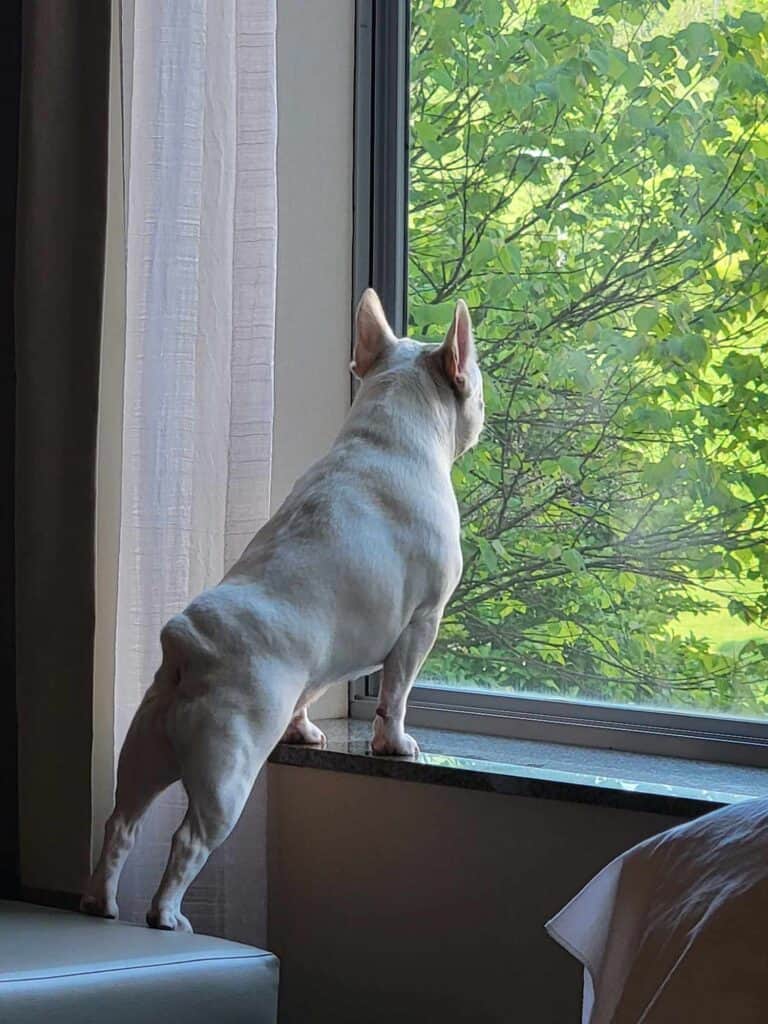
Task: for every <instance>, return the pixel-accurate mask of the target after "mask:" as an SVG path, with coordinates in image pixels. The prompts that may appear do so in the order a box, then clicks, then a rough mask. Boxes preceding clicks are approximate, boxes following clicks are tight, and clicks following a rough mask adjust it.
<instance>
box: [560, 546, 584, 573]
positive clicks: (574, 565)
mask: <svg viewBox="0 0 768 1024" xmlns="http://www.w3.org/2000/svg"><path fill="white" fill-rule="evenodd" d="M560 558H561V559H562V561H563V562H564V563H565V565H567V566H568V568H569V569H570V570H571V572H583V571H584V569H585V568H586V565H585V564H584V559H583V558H582V556H581V553H580V552H579V551H577V550H576V548H564V549H563V551H562V553H561V555H560Z"/></svg>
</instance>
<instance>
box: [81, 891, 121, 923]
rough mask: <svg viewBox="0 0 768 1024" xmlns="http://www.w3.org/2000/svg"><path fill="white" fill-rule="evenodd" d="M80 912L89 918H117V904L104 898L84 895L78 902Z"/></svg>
mask: <svg viewBox="0 0 768 1024" xmlns="http://www.w3.org/2000/svg"><path fill="white" fill-rule="evenodd" d="M80 912H81V913H83V914H90V915H91V917H108V918H115V917H117V903H116V902H115V901H114V900H108V899H106V897H104V896H89V895H85V896H83V898H82V899H81V900H80Z"/></svg>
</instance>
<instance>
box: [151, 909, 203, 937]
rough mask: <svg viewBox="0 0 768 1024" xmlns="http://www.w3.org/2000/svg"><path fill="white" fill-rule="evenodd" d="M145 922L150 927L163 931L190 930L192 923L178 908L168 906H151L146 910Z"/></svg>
mask: <svg viewBox="0 0 768 1024" xmlns="http://www.w3.org/2000/svg"><path fill="white" fill-rule="evenodd" d="M147 924H148V925H149V927H150V928H159V929H160V931H163V932H191V931H192V925H191V924H190V923H189V921H188V920H187V918H186V917H184V915H183V914H182V913H180V912H179V911H178V910H171V909H170V908H168V907H153V908H152V909H151V910H149V911H148V912H147Z"/></svg>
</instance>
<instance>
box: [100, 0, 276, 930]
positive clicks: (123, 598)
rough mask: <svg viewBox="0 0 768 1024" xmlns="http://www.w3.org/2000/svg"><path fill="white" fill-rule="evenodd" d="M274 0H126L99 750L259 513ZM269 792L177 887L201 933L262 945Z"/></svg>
mask: <svg viewBox="0 0 768 1024" xmlns="http://www.w3.org/2000/svg"><path fill="white" fill-rule="evenodd" d="M275 17H276V14H275V0H231V2H227V3H219V2H206V0H123V8H122V32H123V47H122V52H123V104H124V105H123V115H124V160H125V167H126V266H127V275H126V342H125V343H126V358H125V381H124V408H123V447H122V482H121V493H122V510H121V522H120V554H119V567H118V594H117V624H116V657H115V664H116V670H115V746H116V749H118V748H119V746H120V744H121V743H122V739H123V737H124V735H125V731H126V729H127V727H128V724H129V722H130V719H131V716H132V715H133V712H134V711H135V709H136V707H137V705H138V703H139V701H140V699H141V696H142V694H143V692H144V690H145V689H146V688H147V686H148V685H149V683H150V682H151V680H152V677H153V675H154V672H155V670H156V668H157V665H158V663H159V658H160V646H159V631H160V628H161V626H162V625H163V623H164V622H165V621H166V620H167V619H168V618H169V617H170V616H171V615H172V614H174V613H175V612H177V611H179V610H180V609H181V608H183V607H184V605H185V604H186V603H187V602H188V600H189V599H190V598H191V597H192V596H194V595H195V594H197V593H199V592H200V591H201V590H203V589H204V588H205V587H206V586H209V585H211V584H213V583H216V582H217V581H218V580H219V579H220V578H221V576H222V575H223V573H224V571H225V570H226V568H227V567H228V566H229V565H230V564H231V563H232V562H233V561H234V560H235V559H236V558H237V556H238V555H239V554H240V552H241V551H242V549H243V547H244V546H245V544H246V542H247V541H248V540H249V539H250V537H251V536H252V534H253V533H254V532H255V531H256V530H257V529H258V528H259V526H260V525H261V524H262V523H263V522H264V521H265V519H266V518H267V515H268V508H269V482H270V469H271V465H270V463H271V441H272V415H273V334H274V302H275V268H276V216H277V213H276V211H277V201H276V180H275V145H276V95H275V93H276V85H275ZM184 805H185V798H184V796H183V792H182V790H181V788H180V787H179V786H176V787H173V788H172V789H171V790H170V791H169V792H168V793H167V794H165V795H164V796H163V797H161V798H160V800H159V801H158V802H157V804H156V806H155V807H154V808H153V809H152V811H150V814H149V816H148V821H147V824H146V826H145V829H144V834H143V836H142V839H141V841H140V842H139V844H138V845H137V849H136V850H135V851H134V853H133V855H132V857H131V858H130V859H129V862H128V865H127V866H126V870H125V874H124V879H123V883H122V885H121V891H120V905H121V916H125V917H128V918H129V919H131V918H132V919H135V920H142V919H143V916H144V913H145V911H146V907H147V904H148V902H149V898H150V897H151V894H152V891H153V890H154V887H155V886H156V884H157V881H158V880H159V877H160V873H161V871H162V866H163V863H164V861H165V858H166V856H167V852H168V847H169V841H170V837H171V834H172V832H173V830H174V829H175V828H176V826H177V824H178V822H179V820H180V818H181V816H182V813H183V809H184ZM264 816H265V795H264V786H263V780H262V781H261V783H260V784H257V787H256V790H255V792H254V796H253V797H252V799H251V801H250V803H249V806H248V808H247V809H246V812H245V814H244V816H243V819H242V821H241V823H240V825H239V826H238V828H237V829H236V830H235V833H234V834H233V836H232V837H231V838H230V840H229V841H228V842H227V843H226V844H225V845H224V847H223V848H222V849H221V850H220V851H218V852H217V854H216V855H214V857H213V858H212V859H211V862H210V864H209V866H208V867H207V868H206V870H205V871H204V873H203V875H202V876H201V878H200V880H199V881H198V883H196V885H195V886H194V887H193V888H192V890H191V891H190V894H189V896H188V898H187V901H186V904H185V906H186V912H187V913H188V915H189V916H190V919H191V920H192V923H193V925H194V926H195V927H196V928H197V929H199V930H203V931H207V932H213V933H216V934H223V935H227V936H229V937H232V938H241V939H246V940H250V941H255V942H259V941H261V942H263V941H264V906H265V888H264V886H265V870H266V865H265V856H266V855H265V820H264Z"/></svg>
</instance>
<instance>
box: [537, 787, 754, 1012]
mask: <svg viewBox="0 0 768 1024" xmlns="http://www.w3.org/2000/svg"><path fill="white" fill-rule="evenodd" d="M547 930H548V931H549V933H550V935H551V936H552V937H553V938H554V939H556V940H557V941H558V942H559V943H560V944H561V945H563V946H564V947H565V948H566V949H567V950H569V952H571V953H572V954H573V955H574V956H575V957H576V958H577V959H578V960H580V961H581V963H582V964H583V965H584V1004H583V1006H584V1008H583V1014H582V1024H609V1022H610V1024H641V1022H642V1024H757V1022H760V1024H768V798H760V799H759V800H749V801H745V802H743V803H738V804H734V805H732V806H730V807H726V808H723V809H722V810H719V811H715V812H713V813H712V814H708V815H706V816H705V817H703V818H699V819H698V820H697V821H694V822H691V823H689V824H686V825H681V826H679V827H677V828H674V829H670V830H669V831H667V832H663V833H662V834H661V835H659V836H654V837H653V838H651V839H648V840H646V841H645V842H644V843H641V844H640V845H639V846H636V847H634V848H633V849H632V850H630V851H629V852H627V853H625V854H623V855H622V856H621V857H619V858H617V859H616V860H615V861H613V862H612V863H611V864H609V865H608V866H607V867H606V868H604V870H603V871H601V872H600V874H598V875H597V876H596V877H595V878H593V879H592V881H591V882H590V883H589V884H588V885H587V886H586V887H585V888H584V889H583V890H582V891H581V892H580V893H579V895H578V896H576V897H575V899H573V900H572V901H571V902H570V903H569V904H568V905H567V906H566V907H565V908H564V909H563V910H561V911H560V913H559V914H557V916H556V917H554V918H553V919H552V920H551V921H550V922H549V923H548V924H547ZM564 1024H565V1022H564Z"/></svg>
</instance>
